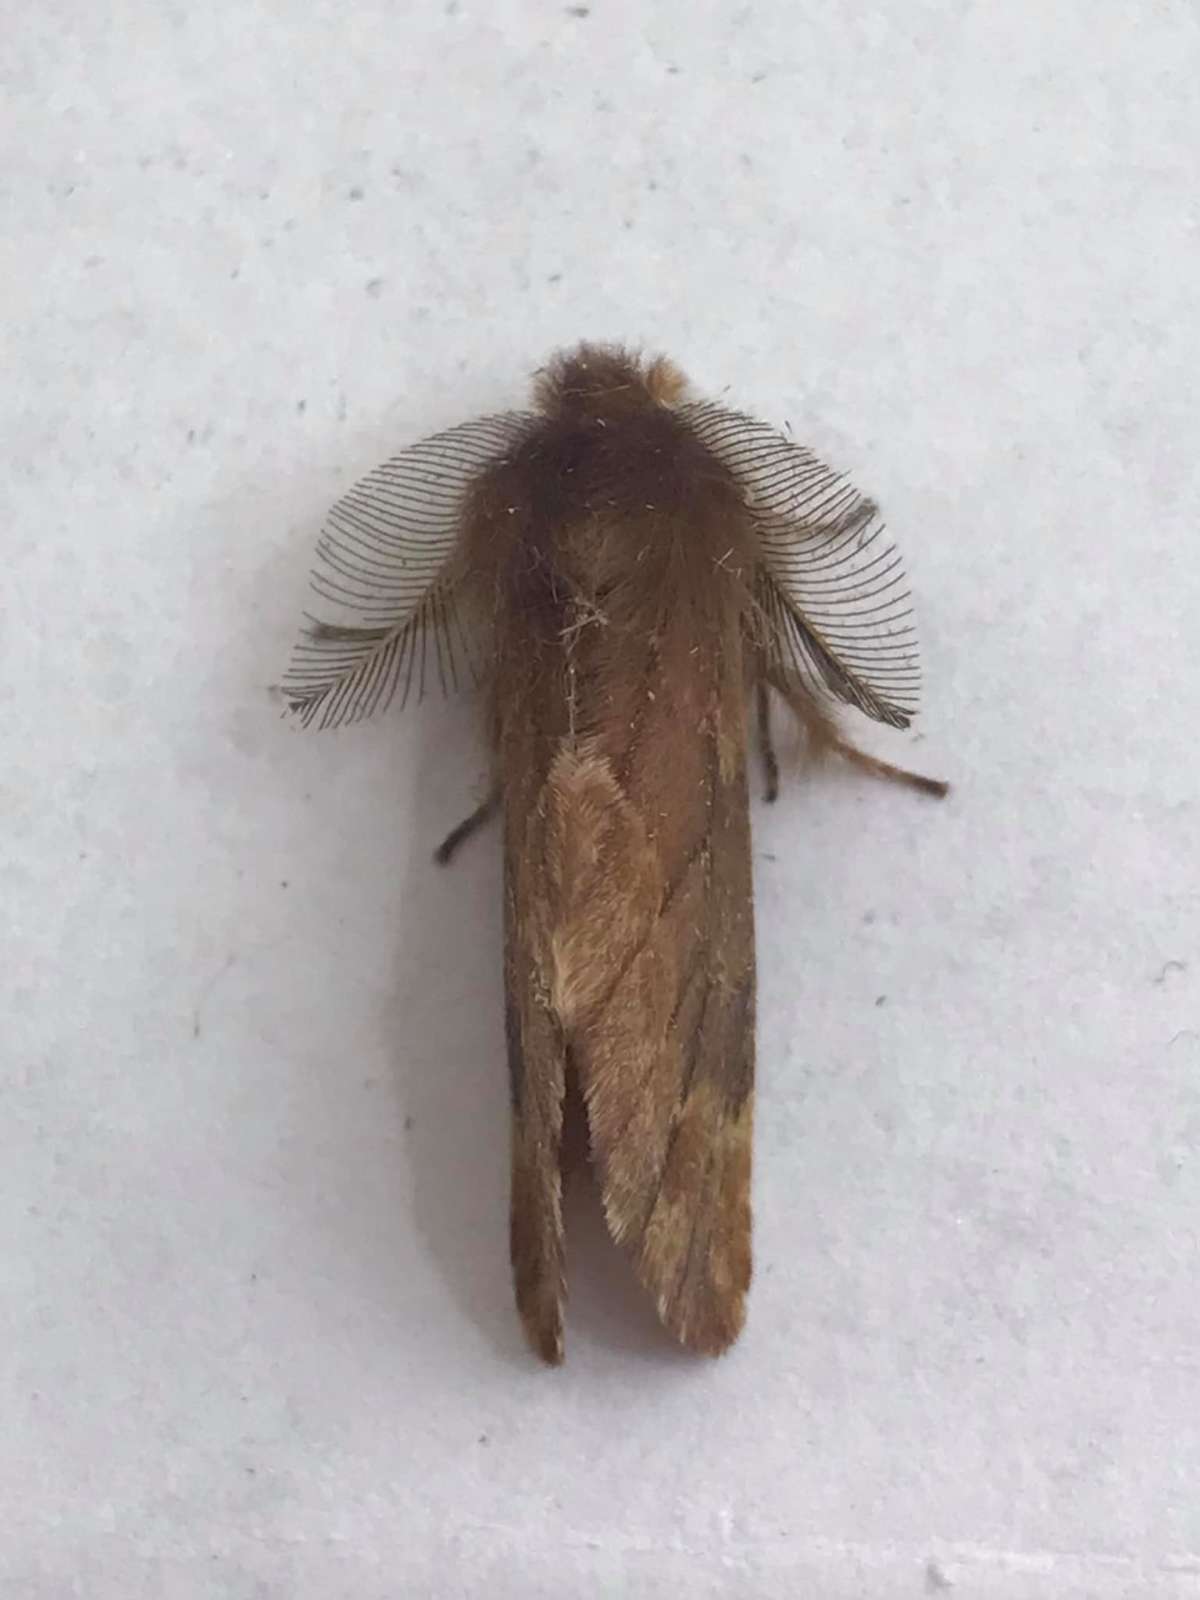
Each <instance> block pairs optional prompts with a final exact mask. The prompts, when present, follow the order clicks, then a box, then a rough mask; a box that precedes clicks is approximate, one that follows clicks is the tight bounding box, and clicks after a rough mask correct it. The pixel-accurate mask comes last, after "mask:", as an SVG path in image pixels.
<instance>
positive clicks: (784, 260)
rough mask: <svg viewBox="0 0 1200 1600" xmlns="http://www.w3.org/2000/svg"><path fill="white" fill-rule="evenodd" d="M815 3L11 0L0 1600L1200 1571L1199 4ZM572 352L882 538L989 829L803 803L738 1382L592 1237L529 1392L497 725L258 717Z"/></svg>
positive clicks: (4, 107)
mask: <svg viewBox="0 0 1200 1600" xmlns="http://www.w3.org/2000/svg"><path fill="white" fill-rule="evenodd" d="M820 9H821V8H811V7H809V8H806V7H800V6H797V5H795V4H794V3H793V0H763V3H756V4H753V5H747V6H744V7H740V8H735V7H724V6H715V5H709V4H691V5H684V4H682V3H676V0H669V3H664V4H662V5H659V6H654V7H642V6H635V5H633V4H632V3H628V4H606V3H603V0H593V3H592V4H591V6H590V7H584V6H578V7H564V6H561V5H535V4H532V3H514V0H509V3H504V0H494V3H492V4H489V5H487V6H482V5H479V6H476V5H473V4H467V3H462V4H454V3H451V4H449V5H441V4H435V5H430V6H417V5H409V6H400V5H394V6H388V5H384V4H377V5H368V4H364V3H361V0H348V3H345V4H340V5H337V6H334V5H329V4H324V3H314V4H308V5H288V4H285V3H284V0H258V3H239V4H234V3H232V0H213V3H210V4H209V5H207V6H203V7H194V6H189V7H185V6H182V5H175V4H154V5H152V4H149V3H148V0H124V3H121V4H116V5H111V6H92V7H84V6H81V5H77V4H65V3H62V0H59V3H57V4H55V3H49V0H47V3H45V4H41V5H39V6H37V7H31V6H29V5H25V4H18V3H16V0H7V3H5V4H0V38H3V40H4V45H3V48H2V50H0V83H2V93H0V138H2V141H3V159H2V160H0V197H2V200H3V213H4V218H5V222H4V227H3V230H0V305H2V306H3V314H2V316H0V366H2V369H3V372H4V375H5V376H4V383H3V386H2V388H0V411H2V413H3V422H2V429H0V436H2V437H3V440H4V449H3V452H0V526H2V527H3V530H4V531H3V540H4V550H5V553H6V564H7V565H6V582H5V588H4V597H3V603H2V610H3V621H2V626H0V740H2V741H3V751H2V754H0V885H2V894H3V906H4V917H3V919H2V929H0V941H2V951H0V953H2V955H3V973H4V979H3V989H4V1002H3V1015H4V1023H3V1042H2V1043H0V1062H2V1067H3V1089H2V1094H3V1100H2V1117H0V1130H2V1131H0V1151H2V1161H0V1172H2V1177H0V1217H2V1219H3V1234H2V1238H0V1350H2V1352H3V1361H2V1363H0V1416H2V1417H3V1419H4V1420H3V1425H2V1427H0V1527H2V1528H3V1535H2V1536H0V1592H2V1593H3V1594H4V1595H5V1596H8V1595H11V1596H13V1597H14V1600H26V1597H28V1600H59V1597H60V1596H64V1595H69V1594H78V1595H81V1596H86V1597H88V1600H134V1597H137V1596H147V1597H151V1596H153V1597H155V1600H159V1597H162V1600H175V1597H192V1596H198V1597H199V1596H204V1597H207V1596H213V1597H217V1596H220V1597H233V1600H242V1597H245V1600H251V1597H253V1600H262V1597H272V1600H273V1597H276V1596H278V1597H280V1600H310V1597H311V1600H329V1597H332V1596H346V1597H347V1600H390V1597H395V1596H408V1595H413V1596H430V1595H436V1596H439V1597H442V1596H447V1597H449V1596H464V1597H474V1596H488V1597H489V1600H503V1597H506V1596H509V1595H511V1596H514V1597H520V1600H531V1597H538V1596H543V1595H544V1596H547V1597H549V1596H553V1597H555V1600H566V1597H570V1596H576V1595H578V1596H589V1597H590V1596H595V1595H604V1596H608V1595H612V1596H620V1597H623V1600H624V1597H631V1600H637V1597H640V1596H661V1595H667V1594H670V1595H675V1594H678V1595H687V1596H689V1597H697V1600H699V1597H705V1596H725V1595H731V1596H746V1597H769V1600H775V1597H779V1600H785V1597H786V1600H793V1597H796V1596H801V1595H814V1596H818V1595H819V1596H821V1597H822V1600H824V1597H831V1600H838V1597H843V1596H846V1597H849V1596H860V1595H861V1596H868V1597H875V1596H879V1597H881V1600H882V1597H894V1596H901V1595H913V1596H921V1595H925V1594H931V1593H941V1592H946V1593H951V1594H952V1593H959V1594H963V1595H972V1596H984V1597H988V1600H991V1597H1003V1600H1008V1597H1013V1600H1032V1597H1037V1600H1041V1597H1047V1600H1069V1597H1074V1596H1099V1597H1103V1600H1107V1597H1111V1596H1130V1597H1133V1596H1137V1597H1148V1596H1155V1597H1158V1596H1165V1597H1174V1596H1178V1595H1191V1594H1195V1593H1197V1592H1198V1590H1200V1493H1198V1492H1197V1485H1198V1484H1200V1354H1198V1352H1200V1251H1198V1244H1197V1218H1198V1217H1200V1168H1198V1162H1200V991H1198V988H1197V984H1198V981H1200V943H1198V939H1197V933H1198V928H1200V890H1198V887H1197V877H1196V863H1197V860H1198V859H1200V824H1198V813H1197V801H1196V796H1197V777H1198V772H1200V765H1198V761H1197V754H1196V741H1195V728H1196V725H1197V713H1198V712H1200V695H1198V687H1200V656H1198V654H1197V649H1196V642H1195V618H1196V614H1197V607H1198V603H1200V564H1198V563H1197V560H1196V556H1195V540H1196V518H1197V507H1198V505H1200V483H1198V470H1197V464H1196V463H1197V437H1198V431H1200V430H1198V424H1200V416H1198V414H1197V402H1196V387H1195V374H1196V372H1197V370H1200V287H1198V286H1200V259H1198V255H1200V251H1198V247H1197V216H1198V203H1197V198H1196V196H1197V187H1196V152H1197V150H1198V149H1200V102H1197V99H1196V96H1195V92H1194V84H1195V78H1196V73H1197V69H1198V68H1200V24H1198V22H1197V14H1196V10H1195V7H1194V5H1192V4H1190V3H1188V0H1180V3H1172V0H1166V3H1163V4H1159V5H1155V6H1153V7H1148V8H1143V9H1142V11H1141V12H1140V13H1138V14H1136V15H1135V14H1133V13H1131V12H1130V10H1129V7H1128V6H1127V5H1117V4H1115V3H1114V0H1063V3H1060V4H1057V5H1055V6H1053V7H1047V6H1041V5H1034V4H1029V3H1023V4H1015V3H1014V4H1008V5H999V4H996V5H989V4H982V5H965V4H949V3H943V4H930V3H909V4H905V5H895V6H888V7H873V8H870V9H869V10H865V9H864V8H855V7H841V8H838V7H832V8H828V7H827V8H824V11H823V12H822V15H821V17H820V18H818V17H817V16H816V13H817V11H819V10H820ZM806 13H809V15H806ZM583 334H588V335H591V336H595V337H623V338H628V339H633V340H639V339H640V340H646V341H648V342H650V343H651V344H653V345H660V346H661V347H663V348H665V349H666V350H668V351H669V352H670V353H671V354H672V355H674V356H675V357H676V359H677V360H679V361H680V362H681V363H682V364H683V365H684V366H685V367H686V368H687V369H688V370H689V371H690V372H691V374H692V375H693V377H694V379H695V380H696V382H697V384H698V386H699V387H700V388H702V389H703V390H705V391H707V392H710V393H721V392H726V393H727V395H728V398H729V399H730V401H731V402H733V403H737V404H740V405H744V406H747V407H749V408H753V409H754V410H756V411H757V412H759V413H760V414H762V415H764V416H766V417H767V418H769V419H772V420H774V421H777V422H782V421H784V420H785V419H786V420H788V421H789V422H790V423H791V425H792V427H793V429H794V430H795V432H796V433H797V435H798V436H800V437H802V438H804V439H805V440H806V441H807V442H809V443H810V444H812V445H813V446H814V447H815V448H817V449H818V450H820V451H821V452H822V453H823V454H824V455H826V456H827V457H828V458H830V459H832V460H833V461H835V462H836V463H837V464H838V465H840V466H842V467H845V468H846V469H848V470H849V471H851V472H852V474H853V475H854V476H855V478H856V481H858V482H859V483H860V484H861V485H862V486H863V487H864V488H866V489H868V490H869V491H870V492H872V493H873V494H875V495H876V496H877V497H878V498H879V499H880V500H881V502H882V503H883V505H884V506H885V508H886V511H887V513H888V517H889V522H890V525H891V527H892V530H893V532H894V533H895V535H896V537H897V538H898V540H899V541H900V543H901V545H902V546H903V548H904V550H905V552H906V555H907V557H908V563H909V568H910V573H911V576H912V579H913V582H914V587H915V589H916V593H917V596H918V601H919V606H920V618H921V626H922V633H923V640H924V657H925V664H926V680H927V693H926V715H925V717H924V719H923V721H922V723H921V725H920V729H921V731H920V734H919V736H917V738H916V739H913V738H911V737H901V736H895V737H894V738H893V739H892V740H891V742H889V740H888V736H887V735H886V734H882V733H881V734H879V735H878V736H877V737H874V736H872V737H871V742H872V745H873V747H874V748H877V749H880V750H885V751H887V752H889V753H893V754H896V755H898V756H899V758H900V759H905V758H908V759H911V760H914V761H919V762H920V764H922V765H923V766H925V767H927V768H929V769H931V770H935V771H937V772H940V773H943V774H945V775H947V776H949V777H951V778H952V779H953V780H954V781H955V783H956V785H957V787H956V792H955V795H954V797H953V799H952V800H951V801H950V802H949V803H948V804H947V805H946V806H944V807H941V808H938V807H936V806H934V805H931V804H929V803H922V802H921V801H919V800H916V799H910V798H907V797H905V796H902V795H897V794H893V793H889V792H886V791H881V790H879V789H878V788H875V787H872V786H870V785H865V784H864V783H863V782H861V781H858V780H856V779H853V778H851V777H849V776H846V775H843V774H838V773H830V774H828V775H826V776H824V777H821V778H819V779H817V780H814V781H809V782H794V783H792V784H790V785H789V786H788V787H787V789H786V791H785V794H784V796H783V798H782V799H781V802H780V804H779V805H778V806H777V807H775V808H774V810H773V811H771V812H770V813H769V814H768V813H766V812H764V811H763V810H762V809H761V808H759V809H757V810H756V814H755V826H756V854H757V856H758V861H757V869H758V896H759V900H758V920H759V937H760V944H761V996H762V998H761V1011H762V1015H761V1029H760V1053H761V1080H760V1083H761V1088H760V1108H761V1110H760V1120H759V1142H758V1167H757V1174H756V1191H755V1194H756V1204H757V1215H758V1234H757V1239H758V1278H757V1283H756V1287H755V1290H754V1294H753V1298H752V1304H751V1316H750V1323H749V1327H748V1331H747V1333H746V1336H745V1338H744V1341H743V1342H742V1344H741V1345H740V1346H739V1347H738V1349H737V1350H736V1351H735V1353H734V1354H732V1355H731V1356H730V1357H729V1358H727V1359H726V1360H724V1361H723V1362H721V1363H720V1364H719V1365H697V1364H693V1363H691V1362H688V1361H687V1360H684V1359H681V1358H678V1357H676V1356H675V1355H674V1354H673V1353H672V1352H671V1351H670V1350H669V1349H668V1348H666V1347H664V1345H663V1344H662V1343H661V1342H660V1340H659V1339H658V1337H657V1335H656V1331H655V1329H654V1326H653V1324H652V1321H651V1320H650V1318H649V1316H648V1314H647V1312H646V1310H645V1308H644V1307H643V1306H642V1305H641V1304H640V1302H639V1300H638V1298H637V1297H636V1295H635V1294H634V1293H633V1292H632V1291H631V1290H630V1288H629V1285H628V1283H627V1281H626V1276H625V1273H624V1271H623V1269H622V1267H621V1264H620V1262H619V1261H617V1260H615V1259H614V1258H613V1256H612V1255H611V1254H610V1253H609V1252H608V1251H607V1250H606V1249H605V1248H604V1243H603V1240H602V1239H601V1238H600V1237H599V1236H598V1225H597V1221H596V1218H595V1216H594V1215H593V1214H592V1213H591V1212H590V1211H588V1210H587V1209H586V1208H580V1207H576V1208H575V1209H576V1212H577V1215H575V1216H574V1217H573V1237H574V1239H575V1241H576V1249H575V1251H574V1254H573V1256H572V1271H573V1277H572V1286H573V1298H572V1303H571V1320H570V1325H569V1345H568V1361H567V1365H566V1367H565V1368H564V1369H563V1370H561V1371H559V1372H557V1373H547V1372H543V1371H541V1370H539V1369H538V1368H537V1367H536V1366H534V1365H533V1364H532V1362H531V1360H530V1359H529V1358H528V1357H527V1355H526V1353H525V1351H524V1349H523V1347H522V1345H521V1343H520V1340H519V1336H518V1331H517V1328H516V1324H515V1320H514V1317H513V1314H512V1311H511V1303H510V1291H509V1285H508V1272H507V1264H506V1259H505V1184H506V1173H505V1168H506V1127H505V1117H506V1089H505V1082H504V1067H503V1048H502V1033H503V1028H502V1015H501V997H500V966H499V956H500V906H499V871H498V846H497V841H496V838H495V835H494V834H492V835H489V836H487V837H486V838H482V839H480V840H478V841H476V842H475V843H474V844H473V846H472V847H471V848H470V850H469V851H467V852H466V853H465V854H464V856H463V858H462V860H461V862H460V864H459V865H458V866H457V868H456V869H455V871H454V872H453V873H452V874H446V873H440V872H438V871H437V869H435V868H434V866H433V865H432V863H431V862H430V860H429V852H430V850H431V848H432V846H433V844H434V843H435V842H436V840H437V839H438V838H439V837H440V834H441V832H442V831H443V830H444V828H445V827H446V826H447V825H448V824H449V822H450V821H453V820H455V819H456V818H457V817H458V816H459V815H460V814H461V813H462V812H463V811H464V810H465V809H467V808H468V807H469V805H470V804H471V803H472V801H473V799H474V798H475V797H476V796H477V794H478V784H479V782H480V778H481V765H480V762H479V758H478V753H477V747H476V744H475V736H474V720H473V718H474V713H473V711H472V708H471V707H470V706H469V705H467V704H460V703H455V704H452V705H450V706H448V707H447V706H443V705H442V704H440V703H438V702H436V701H434V702H428V703H426V704H425V705H423V706H422V707H421V708H419V709H418V710H416V711H411V710H410V711H409V712H407V713H406V714H405V715H404V717H402V718H401V717H393V718H390V719H388V720H387V721H385V722H383V723H381V724H379V725H377V726H372V727H368V728H364V729H359V730H353V731H349V732H344V733H341V734H339V735H336V736H330V737H326V738H324V739H321V738H318V737H315V736H314V737H309V736H300V735H298V734H296V733H295V732H294V731H293V730H292V729H290V728H289V727H288V726H287V725H285V724H284V723H283V722H281V721H280V719H279V717H278V714H277V709H276V707H275V705H274V704H273V702H272V700H271V697H270V694H269V692H268V686H269V685H270V684H271V683H272V682H274V681H275V680H276V679H277V677H278V675H279V672H280V670H281V667H282V664H283V662H284V660H285V659H286V654H287V650H288V647H289V644H290V640H291V636H292V631H293V625H294V622H295V619H296V614H297V612H298V609H299V607H300V605H301V603H302V601H303V595H304V584H305V575H306V570H307V566H308V560H309V554H310V551H311V547H312V543H313V540H314V538H315V535H316V532H317V530H318V527H319V525H320V521H321V516H322V514H323V512H324V509H325V507H326V506H327V504H328V503H329V501H330V500H331V499H332V498H333V497H334V496H335V495H336V493H337V492H338V491H339V490H340V489H341V488H343V487H345V486H346V485H347V484H348V483H349V482H350V481H351V480H352V479H353V478H354V477H355V476H356V475H357V474H359V473H361V472H362V471H364V470H365V469H367V468H368V467H370V466H372V465H374V464H375V462H376V461H378V460H379V459H381V458H382V457H383V456H385V455H387V454H389V453H390V452H392V451H393V450H394V449H396V448H397V447H398V446H400V445H402V444H404V443H406V442H409V441H411V440H412V439H414V438H416V437H419V436H420V435H421V434H423V433H425V432H429V431H432V430H433V429H434V428H437V427H440V426H444V425H446V424H448V423H449V422H452V421H454V420H457V419H459V418H460V417H462V416H465V415H470V414H472V413H476V412H480V411H485V410H488V409H494V408H497V407H501V406H505V405H509V404H516V403H520V402H521V401H522V400H523V398H524V392H525V381H526V375H527V373H528V371H529V369H530V368H531V367H532V366H534V365H536V363H537V362H538V361H539V360H540V359H541V357H542V356H543V355H544V354H545V353H546V352H547V351H548V350H550V349H552V348H554V347H555V346H556V345H559V344H561V343H562V342H564V341H566V340H570V339H574V338H577V337H579V336H581V335H583Z"/></svg>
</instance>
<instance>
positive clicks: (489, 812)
mask: <svg viewBox="0 0 1200 1600" xmlns="http://www.w3.org/2000/svg"><path fill="white" fill-rule="evenodd" d="M499 809H500V790H499V788H498V787H494V788H493V789H491V790H490V792H489V793H488V796H487V798H486V799H485V800H483V801H482V802H481V803H480V804H479V805H477V806H476V807H475V809H474V811H472V813H471V815H470V816H469V817H464V818H463V820H462V821H461V822H460V823H459V824H458V826H457V827H455V828H451V829H450V832H449V833H448V834H447V835H446V837H445V838H444V839H443V840H442V842H441V844H440V845H438V847H437V849H436V850H435V851H434V852H433V859H434V860H435V861H436V862H437V863H438V865H439V866H442V867H444V866H446V865H447V863H448V862H449V861H450V858H451V856H453V855H454V854H455V852H456V851H457V850H458V847H459V845H461V844H464V843H465V842H466V841H467V840H468V839H469V838H470V837H471V835H472V834H473V833H477V832H478V831H479V829H480V828H482V827H483V825H484V823H485V822H490V821H491V819H492V818H493V817H494V816H495V815H496V812H497V811H498V810H499Z"/></svg>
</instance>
